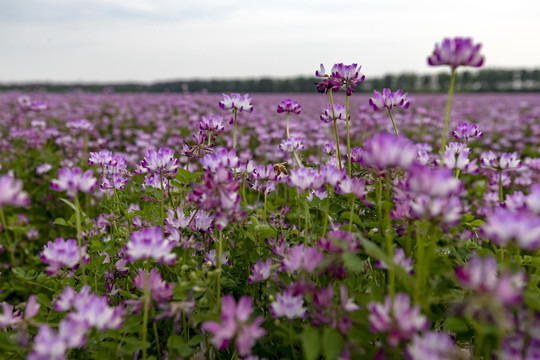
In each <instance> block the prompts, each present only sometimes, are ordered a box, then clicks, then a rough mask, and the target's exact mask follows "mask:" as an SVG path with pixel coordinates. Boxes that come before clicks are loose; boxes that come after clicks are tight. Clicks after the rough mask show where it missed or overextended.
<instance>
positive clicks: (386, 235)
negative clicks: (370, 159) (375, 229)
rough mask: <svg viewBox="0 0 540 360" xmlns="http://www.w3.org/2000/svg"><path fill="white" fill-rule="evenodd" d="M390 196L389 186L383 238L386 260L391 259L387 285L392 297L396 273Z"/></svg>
mask: <svg viewBox="0 0 540 360" xmlns="http://www.w3.org/2000/svg"><path fill="white" fill-rule="evenodd" d="M391 199H392V196H391V193H390V188H388V199H387V203H386V206H385V214H384V221H383V224H384V238H385V240H386V251H387V254H388V261H391V262H392V264H389V266H388V267H389V270H388V275H389V277H390V282H389V284H388V287H389V293H390V296H391V297H392V298H394V294H395V288H396V285H395V282H396V279H395V278H396V273H395V271H394V265H395V264H394V241H393V239H392V234H391V232H390V202H391Z"/></svg>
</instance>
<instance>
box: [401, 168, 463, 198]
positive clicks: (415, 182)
mask: <svg viewBox="0 0 540 360" xmlns="http://www.w3.org/2000/svg"><path fill="white" fill-rule="evenodd" d="M407 188H408V189H409V190H410V191H411V192H412V193H413V194H416V195H420V194H422V195H428V196H430V197H439V198H447V197H450V196H451V195H453V194H458V193H459V192H460V191H461V189H462V185H461V182H460V181H459V180H458V179H456V178H455V176H453V175H452V172H451V171H450V170H449V169H446V168H442V169H439V168H435V169H432V168H429V167H427V166H421V165H416V166H414V167H411V170H410V174H409V178H408V180H407Z"/></svg>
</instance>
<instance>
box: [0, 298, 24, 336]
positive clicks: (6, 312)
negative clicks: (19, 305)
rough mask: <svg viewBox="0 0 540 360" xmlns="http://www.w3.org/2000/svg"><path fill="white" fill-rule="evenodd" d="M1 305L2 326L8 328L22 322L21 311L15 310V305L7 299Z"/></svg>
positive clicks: (0, 325)
mask: <svg viewBox="0 0 540 360" xmlns="http://www.w3.org/2000/svg"><path fill="white" fill-rule="evenodd" d="M0 305H2V314H0V328H2V329H7V328H8V327H16V326H17V324H19V323H20V322H21V313H20V311H15V312H13V305H10V304H8V303H7V302H5V301H3V302H1V303H0Z"/></svg>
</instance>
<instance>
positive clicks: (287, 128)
mask: <svg viewBox="0 0 540 360" xmlns="http://www.w3.org/2000/svg"><path fill="white" fill-rule="evenodd" d="M289 115H290V113H289V112H287V139H288V138H289V137H290V135H289Z"/></svg>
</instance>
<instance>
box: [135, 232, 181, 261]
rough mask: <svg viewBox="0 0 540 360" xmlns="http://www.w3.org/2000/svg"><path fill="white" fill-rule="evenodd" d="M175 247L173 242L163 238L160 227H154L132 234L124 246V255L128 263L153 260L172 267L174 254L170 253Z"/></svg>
mask: <svg viewBox="0 0 540 360" xmlns="http://www.w3.org/2000/svg"><path fill="white" fill-rule="evenodd" d="M175 245H176V244H175V242H173V241H168V240H165V239H164V238H163V234H162V231H161V227H160V226H154V227H151V228H145V229H142V230H139V231H134V232H132V233H131V236H130V239H129V241H128V243H127V244H126V253H127V257H128V260H129V261H130V262H134V261H137V260H139V259H143V260H146V259H154V260H156V261H158V262H160V263H162V264H167V265H172V264H174V262H175V261H176V254H175V253H173V252H172V249H173V248H174V247H175Z"/></svg>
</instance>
